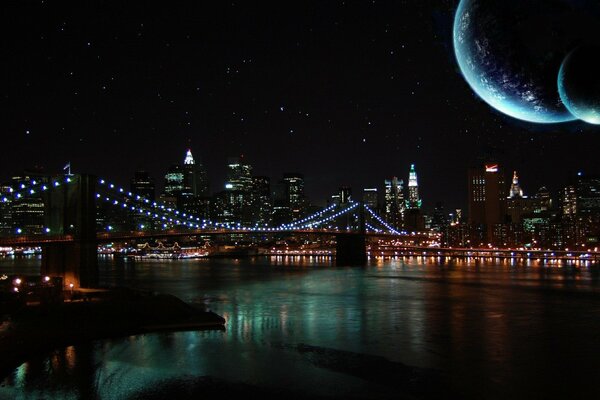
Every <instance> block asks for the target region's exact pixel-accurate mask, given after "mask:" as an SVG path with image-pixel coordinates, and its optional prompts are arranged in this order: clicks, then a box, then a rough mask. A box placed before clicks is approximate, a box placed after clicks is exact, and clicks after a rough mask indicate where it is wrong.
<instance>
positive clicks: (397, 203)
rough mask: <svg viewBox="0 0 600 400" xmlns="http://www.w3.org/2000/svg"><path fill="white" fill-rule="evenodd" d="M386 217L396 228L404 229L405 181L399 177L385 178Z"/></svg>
mask: <svg viewBox="0 0 600 400" xmlns="http://www.w3.org/2000/svg"><path fill="white" fill-rule="evenodd" d="M384 183H385V199H384V200H385V218H386V220H387V222H388V223H389V224H391V225H392V226H393V227H395V228H396V229H402V225H403V220H404V205H405V204H404V194H403V192H402V190H403V185H404V182H403V181H402V180H401V179H400V180H399V179H398V178H397V177H395V176H394V177H393V178H392V179H389V180H388V179H386V180H385V182H384Z"/></svg>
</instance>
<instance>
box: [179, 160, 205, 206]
mask: <svg viewBox="0 0 600 400" xmlns="http://www.w3.org/2000/svg"><path fill="white" fill-rule="evenodd" d="M182 171H183V194H184V195H188V196H189V195H193V196H208V180H207V176H206V170H205V169H204V166H203V165H202V162H200V161H199V160H198V159H194V156H193V155H192V150H191V149H188V150H187V152H186V154H185V159H184V161H183V166H182Z"/></svg>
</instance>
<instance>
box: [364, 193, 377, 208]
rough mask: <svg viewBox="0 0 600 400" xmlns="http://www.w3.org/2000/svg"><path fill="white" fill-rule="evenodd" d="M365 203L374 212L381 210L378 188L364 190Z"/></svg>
mask: <svg viewBox="0 0 600 400" xmlns="http://www.w3.org/2000/svg"><path fill="white" fill-rule="evenodd" d="M362 201H363V203H364V204H365V205H366V206H367V207H369V208H370V209H372V210H378V209H379V198H378V194H377V188H365V189H363V197H362Z"/></svg>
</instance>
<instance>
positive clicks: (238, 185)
mask: <svg viewBox="0 0 600 400" xmlns="http://www.w3.org/2000/svg"><path fill="white" fill-rule="evenodd" d="M225 189H226V190H233V191H241V192H248V193H249V192H251V191H252V166H251V165H250V164H246V163H245V162H244V157H243V156H240V157H230V158H229V160H228V163H227V182H226V183H225Z"/></svg>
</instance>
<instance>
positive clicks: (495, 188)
mask: <svg viewBox="0 0 600 400" xmlns="http://www.w3.org/2000/svg"><path fill="white" fill-rule="evenodd" d="M467 184H468V189H469V223H470V224H471V225H472V227H473V228H474V234H476V235H475V236H474V240H475V241H478V242H480V243H493V241H494V240H493V238H494V228H495V226H496V225H498V224H502V223H503V222H504V221H505V216H506V189H505V181H504V176H503V175H502V172H501V171H500V167H499V166H498V164H496V163H488V164H485V165H484V168H481V167H479V168H471V169H469V172H468V183H467ZM477 236H479V237H478V238H477ZM480 243H476V244H480Z"/></svg>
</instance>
